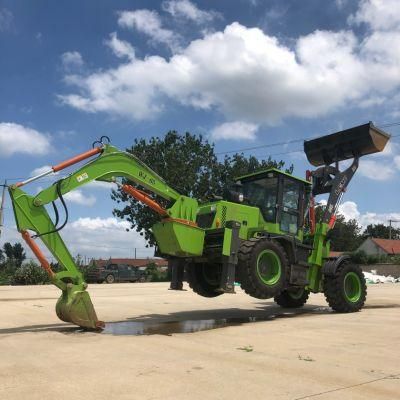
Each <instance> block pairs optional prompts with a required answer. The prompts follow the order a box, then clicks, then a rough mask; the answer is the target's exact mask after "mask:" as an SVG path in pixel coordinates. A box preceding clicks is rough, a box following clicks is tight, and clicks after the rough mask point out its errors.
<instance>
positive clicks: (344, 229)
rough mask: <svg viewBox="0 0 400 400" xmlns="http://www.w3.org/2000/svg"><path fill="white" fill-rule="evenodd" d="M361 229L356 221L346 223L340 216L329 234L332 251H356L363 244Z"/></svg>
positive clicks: (339, 215)
mask: <svg viewBox="0 0 400 400" xmlns="http://www.w3.org/2000/svg"><path fill="white" fill-rule="evenodd" d="M360 233H361V227H360V226H359V225H358V223H357V221H356V220H355V219H351V220H349V221H346V220H345V218H344V216H343V215H341V214H338V215H337V217H336V223H335V226H334V228H333V229H332V230H331V231H330V232H329V235H328V237H329V239H330V240H331V249H332V250H335V251H354V250H356V249H357V247H358V246H359V245H360V244H361V241H362V236H361V235H360Z"/></svg>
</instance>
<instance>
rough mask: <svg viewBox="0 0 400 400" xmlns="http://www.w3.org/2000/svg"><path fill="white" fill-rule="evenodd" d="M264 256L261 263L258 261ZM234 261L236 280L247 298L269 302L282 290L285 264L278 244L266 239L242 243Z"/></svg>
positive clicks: (285, 277) (282, 252) (285, 270)
mask: <svg viewBox="0 0 400 400" xmlns="http://www.w3.org/2000/svg"><path fill="white" fill-rule="evenodd" d="M265 255H267V258H266V259H265V260H262V259H260V257H265ZM238 258H239V263H238V280H239V282H240V285H241V288H242V289H243V290H244V291H245V292H246V293H247V294H248V295H250V296H252V297H255V298H257V299H269V298H271V297H274V296H276V295H278V294H279V293H280V292H281V291H282V290H283V288H284V287H285V284H286V279H287V271H288V264H289V262H288V259H287V256H286V253H285V250H284V249H283V247H282V246H281V245H280V244H279V243H278V242H276V241H274V240H269V239H266V238H259V239H257V238H252V239H250V240H246V241H244V242H242V245H241V246H240V249H239V254H238ZM278 264H279V265H278ZM278 270H279V273H278ZM269 276H271V278H270V279H269Z"/></svg>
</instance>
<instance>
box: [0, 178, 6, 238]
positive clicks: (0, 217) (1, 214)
mask: <svg viewBox="0 0 400 400" xmlns="http://www.w3.org/2000/svg"><path fill="white" fill-rule="evenodd" d="M6 187H7V179H5V180H4V185H3V192H2V194H1V204H0V237H1V231H2V229H1V228H2V227H3V222H4V202H5V199H6Z"/></svg>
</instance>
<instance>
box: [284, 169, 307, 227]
mask: <svg viewBox="0 0 400 400" xmlns="http://www.w3.org/2000/svg"><path fill="white" fill-rule="evenodd" d="M280 186H281V187H280V189H281V190H280V192H281V196H280V200H281V201H280V204H281V205H280V216H279V217H280V218H279V224H280V230H281V231H283V232H285V233H288V234H290V235H297V233H298V229H299V225H300V208H301V207H300V197H301V194H302V185H301V183H300V182H299V181H296V180H294V179H290V178H287V177H283V178H282V183H281V185H280Z"/></svg>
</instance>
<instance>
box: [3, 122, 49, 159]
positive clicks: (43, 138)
mask: <svg viewBox="0 0 400 400" xmlns="http://www.w3.org/2000/svg"><path fill="white" fill-rule="evenodd" d="M50 147H51V146H50V139H49V137H48V135H45V134H44V133H40V132H38V131H36V130H35V129H32V128H27V127H25V126H23V125H19V124H15V123H13V122H0V156H11V155H13V154H15V153H24V154H33V155H43V154H46V153H48V152H49V151H50Z"/></svg>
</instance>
